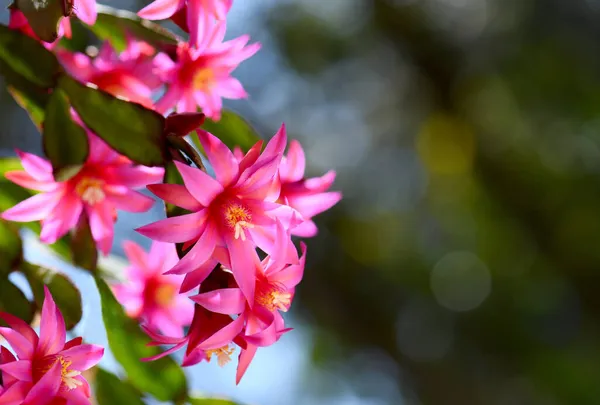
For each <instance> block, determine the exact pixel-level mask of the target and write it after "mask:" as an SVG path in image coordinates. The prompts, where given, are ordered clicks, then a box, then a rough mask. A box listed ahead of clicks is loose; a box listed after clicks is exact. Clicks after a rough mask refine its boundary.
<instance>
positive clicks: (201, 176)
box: [175, 162, 223, 207]
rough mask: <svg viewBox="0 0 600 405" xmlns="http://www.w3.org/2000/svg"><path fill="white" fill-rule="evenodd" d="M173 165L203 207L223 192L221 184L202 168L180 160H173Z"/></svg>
mask: <svg viewBox="0 0 600 405" xmlns="http://www.w3.org/2000/svg"><path fill="white" fill-rule="evenodd" d="M175 166H177V170H179V173H181V177H183V182H184V184H185V187H186V188H187V189H188V191H189V192H190V194H192V196H194V198H195V199H196V200H198V201H199V202H200V203H201V204H202V205H204V206H205V207H208V206H209V205H210V203H211V202H212V201H213V200H214V199H215V197H217V196H218V195H219V194H220V193H222V192H223V186H222V185H221V184H219V182H217V181H216V180H215V179H213V178H212V177H210V176H209V175H208V174H206V173H205V172H203V171H202V170H200V169H196V168H194V167H190V166H188V165H186V164H184V163H181V162H175Z"/></svg>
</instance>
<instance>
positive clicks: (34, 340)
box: [0, 312, 38, 363]
mask: <svg viewBox="0 0 600 405" xmlns="http://www.w3.org/2000/svg"><path fill="white" fill-rule="evenodd" d="M0 319H2V320H4V322H6V324H7V325H8V326H9V327H10V328H12V329H13V330H15V331H16V332H18V333H20V334H21V335H23V337H24V338H25V339H27V340H28V341H29V342H30V343H31V344H32V345H33V346H34V347H36V346H37V344H38V335H37V334H36V333H35V331H34V330H33V329H32V328H31V326H29V324H28V323H27V322H25V321H23V320H22V319H20V318H17V317H16V316H14V315H11V314H9V313H7V312H0ZM1 362H2V361H0V363H1Z"/></svg>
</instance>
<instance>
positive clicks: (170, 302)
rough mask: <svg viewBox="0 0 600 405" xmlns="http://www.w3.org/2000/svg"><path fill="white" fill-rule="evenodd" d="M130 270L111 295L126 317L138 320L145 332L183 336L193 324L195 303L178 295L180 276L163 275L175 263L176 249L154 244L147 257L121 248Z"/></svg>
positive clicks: (130, 246) (133, 246)
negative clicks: (145, 328) (113, 295)
mask: <svg viewBox="0 0 600 405" xmlns="http://www.w3.org/2000/svg"><path fill="white" fill-rule="evenodd" d="M123 249H124V250H125V254H126V255H127V258H128V259H129V262H130V266H129V267H128V268H127V269H126V270H125V273H126V281H125V282H123V283H122V284H117V285H115V286H114V287H113V288H114V292H115V295H116V297H117V299H118V300H119V302H120V303H121V304H122V305H123V306H124V307H125V310H126V312H127V314H128V315H129V316H130V317H132V318H136V319H139V320H140V321H141V322H142V323H144V324H145V325H146V327H147V328H148V329H151V330H152V331H155V332H160V333H163V334H165V335H169V336H175V337H180V336H183V327H184V326H189V324H190V323H191V321H192V316H193V311H194V303H193V302H192V301H190V299H189V298H188V297H186V296H184V295H179V288H180V287H181V281H182V279H183V277H182V276H177V275H163V273H164V272H165V271H167V270H169V269H170V268H172V267H173V266H174V265H175V264H176V263H177V260H178V257H177V252H176V251H175V245H173V244H170V243H162V242H153V243H152V247H151V248H150V252H149V253H146V252H145V251H144V250H143V249H142V248H141V247H140V246H139V245H138V244H136V243H134V242H131V241H127V242H125V243H124V244H123Z"/></svg>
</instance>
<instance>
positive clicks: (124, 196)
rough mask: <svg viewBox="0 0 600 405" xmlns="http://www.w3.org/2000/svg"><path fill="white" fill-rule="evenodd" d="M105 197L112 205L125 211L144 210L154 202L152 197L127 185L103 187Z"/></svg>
mask: <svg viewBox="0 0 600 405" xmlns="http://www.w3.org/2000/svg"><path fill="white" fill-rule="evenodd" d="M105 191H106V194H107V198H108V199H109V200H110V202H111V203H113V204H114V206H115V207H116V208H118V209H120V210H123V211H127V212H146V211H148V210H149V209H150V208H152V205H153V204H154V199H152V198H151V197H148V196H146V195H144V194H142V193H139V192H137V191H133V190H131V189H129V188H127V187H124V186H123V187H118V188H117V187H112V186H107V187H105Z"/></svg>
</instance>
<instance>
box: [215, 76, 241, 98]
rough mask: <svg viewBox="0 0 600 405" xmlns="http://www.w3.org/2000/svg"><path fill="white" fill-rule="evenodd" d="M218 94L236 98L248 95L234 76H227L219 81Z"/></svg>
mask: <svg viewBox="0 0 600 405" xmlns="http://www.w3.org/2000/svg"><path fill="white" fill-rule="evenodd" d="M219 94H220V95H221V97H224V98H229V99H232V100H238V99H241V98H246V97H248V93H246V90H244V86H242V83H240V81H239V80H238V79H236V78H234V77H227V78H225V79H222V80H220V81H219Z"/></svg>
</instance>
